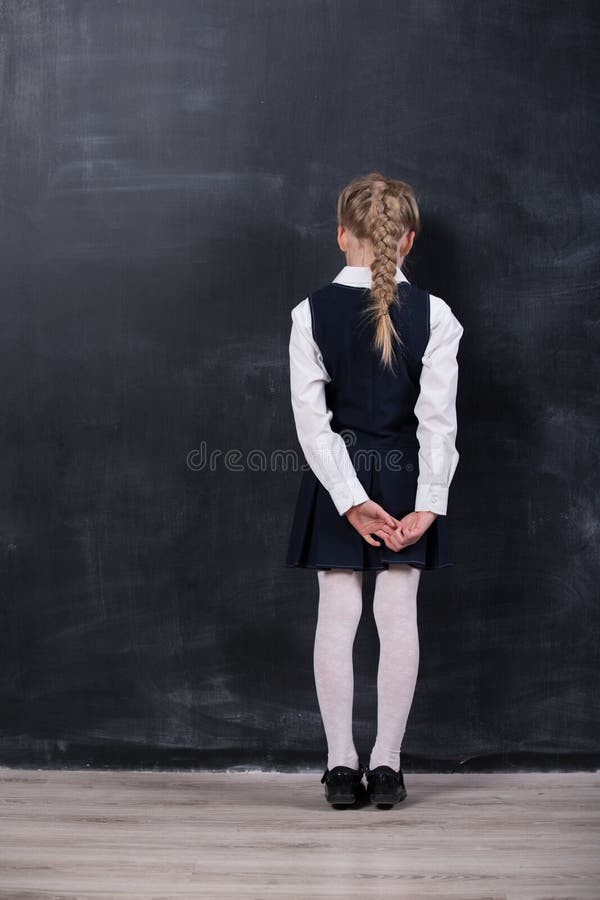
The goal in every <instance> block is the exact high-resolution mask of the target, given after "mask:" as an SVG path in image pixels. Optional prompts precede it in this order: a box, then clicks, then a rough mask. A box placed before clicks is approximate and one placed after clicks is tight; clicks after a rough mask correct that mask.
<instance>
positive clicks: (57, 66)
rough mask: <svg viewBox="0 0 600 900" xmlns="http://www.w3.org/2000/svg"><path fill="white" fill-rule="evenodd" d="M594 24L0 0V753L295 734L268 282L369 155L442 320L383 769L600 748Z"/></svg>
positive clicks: (299, 665)
mask: <svg viewBox="0 0 600 900" xmlns="http://www.w3.org/2000/svg"><path fill="white" fill-rule="evenodd" d="M598 32H599V20H598V15H597V5H596V4H593V3H592V2H587V3H586V2H574V3H570V4H550V5H549V4H547V3H544V2H540V0H530V2H527V3H519V4H508V5H507V4H498V3H496V2H485V0H483V2H467V0H462V2H458V0H448V2H445V3H440V2H437V0H421V2H419V3H403V4H398V3H397V2H394V0H378V2H375V3H373V4H365V3H364V2H358V0H345V2H344V3H340V2H335V0H306V2H293V0H288V2H286V0H262V2H260V3H246V2H244V0H203V2H202V3H197V2H191V0H188V2H185V0H168V2H167V0H164V2H158V0H143V2H142V0H121V2H117V0H87V2H83V0H82V2H78V0H65V2H57V0H56V2H55V0H8V2H3V3H1V4H0V77H1V82H0V83H1V86H2V127H1V129H0V186H1V188H0V189H1V194H0V198H1V208H0V233H1V241H0V254H1V258H0V267H1V268H0V271H1V273H2V302H1V305H0V309H1V316H2V319H1V327H0V341H1V351H0V366H1V372H2V386H3V395H4V396H3V402H2V405H1V409H2V447H3V465H2V470H1V475H0V478H1V485H2V489H1V490H2V502H1V503H0V529H1V534H2V540H3V545H4V550H3V553H2V566H1V569H2V571H1V581H0V587H1V616H2V627H1V628H0V641H1V646H0V651H1V658H2V667H1V685H0V720H1V721H2V730H1V735H0V764H2V765H8V766H42V767H43V766H53V767H69V766H80V765H89V766H96V767H102V766H115V767H119V766H123V767H154V766H160V767H166V768H169V767H172V768H176V767H179V766H182V767H190V766H198V767H214V768H224V767H230V766H233V767H242V768H246V767H259V768H271V767H279V768H290V769H301V768H302V767H303V766H314V767H317V768H318V767H320V766H321V765H322V764H323V763H324V753H325V741H324V733H323V731H322V726H321V721H320V716H319V711H318V706H317V700H316V695H315V690H314V682H313V672H312V641H313V634H314V627H315V623H316V611H317V586H316V576H315V573H314V572H310V571H305V570H286V569H285V568H284V566H283V560H284V554H285V546H286V542H287V536H288V529H289V525H290V523H291V518H292V512H293V506H294V501H295V497H296V491H297V488H298V484H299V481H300V471H298V470H296V471H294V470H290V469H288V470H287V471H286V470H284V468H283V466H279V467H277V468H275V467H274V466H273V465H272V464H271V463H270V462H269V461H270V460H271V454H272V453H273V452H274V451H281V450H284V451H285V450H290V451H295V452H296V453H298V449H299V448H298V444H297V441H296V436H295V431H294V427H293V419H292V414H291V408H290V403H289V383H288V355H287V354H288V348H287V345H288V338H289V329H290V325H291V320H290V310H291V308H292V307H293V306H294V305H295V304H296V303H298V302H299V301H300V300H302V299H303V298H304V297H305V296H306V295H307V293H308V291H309V290H311V289H314V288H316V287H318V286H320V285H322V284H325V283H327V282H328V281H330V280H331V279H332V278H333V277H334V276H335V275H336V274H337V272H338V271H339V269H340V268H341V267H342V265H343V264H344V263H345V259H344V258H343V256H342V255H341V254H340V252H339V250H338V247H337V244H336V241H335V227H336V222H335V203H336V199H337V195H338V192H339V191H340V190H341V189H342V187H343V186H344V185H345V184H346V183H347V182H348V181H349V180H350V179H351V178H353V177H354V176H356V175H359V174H364V173H366V172H368V171H371V170H373V169H378V170H381V171H383V172H384V173H386V174H387V175H389V176H390V177H395V178H402V179H404V180H406V181H408V182H410V183H411V184H412V185H413V187H414V188H415V190H416V192H417V196H418V199H419V204H420V208H421V213H422V217H423V233H422V235H421V237H420V239H419V241H418V242H417V243H416V245H415V248H414V251H413V253H412V254H411V257H410V259H409V263H410V265H408V266H407V275H408V277H409V278H410V279H411V280H413V281H414V282H415V283H416V284H418V285H419V286H422V287H426V288H427V289H428V290H430V291H431V292H432V293H434V294H436V295H438V296H441V297H443V298H444V299H445V300H446V301H447V302H448V303H449V304H450V305H451V307H452V309H453V310H454V312H455V314H456V315H457V317H458V318H459V320H460V321H461V323H462V324H463V326H464V328H465V334H464V337H463V340H462V342H461V350H460V364H461V369H460V377H459V398H458V416H459V434H458V442H457V446H458V449H459V452H460V454H461V458H460V462H459V466H458V470H457V473H456V476H455V480H454V482H453V484H452V488H451V496H450V506H449V511H448V524H449V530H450V534H451V540H452V548H453V553H454V559H455V563H456V565H455V567H454V568H453V569H445V570H441V571H439V572H432V573H426V574H425V576H424V577H423V579H422V585H421V589H420V595H419V627H420V640H421V662H420V672H419V681H418V684H417V689H416V694H415V700H414V704H413V708H412V711H411V715H410V719H409V723H408V727H407V733H406V737H405V741H404V744H403V750H402V752H403V761H404V764H405V765H406V767H407V768H409V769H410V768H412V769H421V770H428V769H429V770H435V771H451V770H458V769H471V770H473V769H486V768H487V769H490V768H495V769H499V770H501V769H503V768H511V769H514V768H515V767H524V768H527V767H535V768H548V767H558V768H572V767H579V768H585V767H588V766H597V765H598V721H599V717H598V696H599V694H598V678H597V673H598V664H597V661H598V650H597V647H598V643H599V641H600V633H599V610H600V607H599V604H598V580H599V571H598V549H597V544H598V504H597V497H598V488H599V484H598V454H597V438H598V431H597V425H598V392H597V385H598V382H599V374H598V371H597V369H598V345H597V310H598V306H597V293H598V276H599V268H600V267H599V262H598V253H597V246H598V212H599V205H600V200H599V196H600V195H599V193H598V167H599V166H598V159H599V157H598V152H597V118H598V117H597V102H596V98H597V94H598V53H597V45H598V36H599V34H598ZM228 451H234V452H233V453H231V452H230V455H229V456H228V457H227V458H225V454H226V453H227V452H228ZM235 451H238V453H237V454H236V453H235ZM211 454H212V456H211ZM203 459H204V462H203ZM240 460H242V462H241V464H240ZM236 461H237V463H236ZM372 589H373V583H372V581H371V580H370V579H369V576H365V615H364V619H363V622H362V623H361V627H360V630H359V636H358V638H357V642H356V645H355V683H356V703H355V740H356V743H357V747H358V748H359V751H360V752H361V753H362V754H364V753H367V752H368V751H369V749H370V746H371V744H372V741H373V740H374V728H375V704H376V688H375V676H376V667H377V658H378V644H377V637H376V631H375V627H374V623H373V621H372V615H371V611H370V610H369V600H370V598H371V597H372Z"/></svg>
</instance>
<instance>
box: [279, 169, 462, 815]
mask: <svg viewBox="0 0 600 900" xmlns="http://www.w3.org/2000/svg"><path fill="white" fill-rule="evenodd" d="M337 220H338V231H337V240H338V245H339V247H340V249H341V250H342V252H343V253H345V255H346V263H347V264H346V265H345V266H344V267H343V268H342V270H341V271H340V272H339V273H338V275H337V276H336V277H335V278H334V280H333V282H331V283H330V284H327V285H325V286H323V287H321V288H319V289H318V290H316V291H313V292H312V293H311V294H310V295H309V296H308V297H307V298H306V299H305V300H303V301H302V302H301V303H298V305H297V306H295V307H294V308H293V310H292V313H291V316H292V329H291V336H290V344H289V352H290V387H291V401H292V408H293V413H294V421H295V424H296V430H297V434H298V440H299V443H300V446H301V448H302V451H303V453H304V455H305V457H306V460H307V462H308V464H309V467H310V468H308V469H306V470H305V471H304V472H303V475H302V479H301V482H300V488H299V493H298V499H297V503H296V509H295V512H294V517H293V521H292V526H291V532H290V536H289V545H288V550H287V557H286V563H285V565H286V566H289V567H294V566H301V567H303V568H310V569H317V580H318V588H319V609H318V617H317V627H316V633H315V643H314V674H315V683H316V689H317V697H318V702H319V707H320V711H321V716H322V719H323V726H324V729H325V734H326V738H327V748H328V759H327V767H326V769H325V772H324V774H323V777H322V779H321V782H322V783H324V784H325V796H326V799H327V800H328V801H329V802H330V803H331V804H332V805H334V806H336V807H337V806H345V805H350V804H355V803H356V801H357V800H360V799H369V800H371V802H373V803H376V804H377V805H379V806H382V807H383V806H388V807H389V806H391V805H393V804H394V803H396V802H398V801H400V800H403V799H404V797H405V796H406V789H405V786H404V777H403V772H402V768H401V765H400V747H401V744H402V739H403V736H404V731H405V728H406V722H407V719H408V714H409V712H410V707H411V704H412V699H413V695H414V689H415V685H416V679H417V670H418V664H419V637H418V630H417V604H416V598H417V590H418V586H419V580H420V576H421V571H422V570H423V569H440V568H443V567H445V566H452V565H453V563H452V561H451V560H450V558H449V551H448V538H447V533H446V509H447V503H448V489H449V486H450V482H451V481H452V478H453V476H454V472H455V470H456V466H457V463H458V457H459V454H458V452H457V450H456V447H455V439H456V432H457V423H456V390H457V383H458V365H457V359H456V357H457V351H458V345H459V341H460V338H461V336H462V333H463V327H462V325H461V324H460V322H459V321H458V319H457V318H456V317H455V316H454V314H453V313H452V311H451V309H450V307H449V306H448V304H447V303H446V302H445V301H444V300H442V299H441V298H439V297H435V296H433V295H430V294H428V293H427V292H426V291H425V290H422V289H420V288H417V287H415V286H414V285H412V284H411V283H410V282H409V281H408V280H407V278H406V277H405V275H404V274H403V273H402V266H403V264H404V261H405V259H406V257H407V255H408V253H409V252H410V250H411V247H412V245H413V241H414V239H415V237H416V236H417V234H418V233H419V231H420V218H419V210H418V206H417V202H416V198H415V195H414V191H413V189H412V188H411V186H410V185H409V184H406V183H405V182H403V181H394V180H392V179H388V178H385V177H384V176H383V175H382V174H380V173H379V172H373V173H370V174H369V175H366V176H365V177H361V178H357V179H355V180H353V181H352V182H351V183H350V184H348V185H347V186H346V187H345V188H344V190H343V191H342V192H341V194H340V195H339V197H338V204H337ZM366 570H375V571H376V572H377V574H376V580H375V593H374V598H373V613H374V617H375V622H376V625H377V632H378V635H379V642H380V655H379V668H378V673H377V705H378V708H377V736H376V740H375V744H374V746H373V748H372V751H371V755H370V759H369V763H368V765H367V766H363V765H362V764H361V763H360V762H359V758H358V755H357V752H356V748H355V746H354V741H353V734H352V708H353V694H354V673H353V660H352V651H353V644H354V638H355V635H356V631H357V628H358V622H359V620H360V617H361V612H362V577H363V576H362V573H363V572H364V571H366ZM363 775H364V776H365V777H366V786H365V785H363V783H362V778H363Z"/></svg>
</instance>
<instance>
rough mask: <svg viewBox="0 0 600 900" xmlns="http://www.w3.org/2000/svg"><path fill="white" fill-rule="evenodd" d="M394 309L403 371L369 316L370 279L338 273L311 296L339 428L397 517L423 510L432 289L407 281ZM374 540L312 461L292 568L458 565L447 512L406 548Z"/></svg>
mask: <svg viewBox="0 0 600 900" xmlns="http://www.w3.org/2000/svg"><path fill="white" fill-rule="evenodd" d="M398 293H399V301H400V302H399V304H395V303H394V304H392V306H391V308H390V315H391V317H392V320H393V322H394V325H395V327H396V330H397V331H398V333H399V334H400V336H401V337H402V341H403V347H402V348H398V347H397V345H395V346H396V371H395V372H391V371H390V370H389V369H387V368H384V367H383V365H382V364H381V362H380V357H379V353H378V351H376V350H374V349H373V347H372V341H373V335H374V330H373V329H374V325H372V324H371V323H368V322H366V321H365V317H364V311H365V307H366V306H367V304H368V303H369V300H370V292H369V289H368V288H364V287H355V286H350V285H345V284H340V283H337V282H332V283H330V284H328V285H325V286H324V287H322V288H319V289H318V290H316V291H314V292H313V293H312V294H310V296H309V303H310V310H311V316H312V332H313V337H314V339H315V341H316V343H317V346H318V347H319V349H320V351H321V354H322V356H323V362H324V364H325V367H326V369H327V372H328V373H329V375H330V376H331V381H330V382H328V383H327V384H326V385H325V393H326V400H327V406H328V408H329V409H330V410H331V411H332V414H333V415H332V418H331V422H330V426H331V428H332V429H333V430H334V431H336V432H338V433H341V434H342V437H343V438H344V441H345V443H346V446H347V449H348V453H349V455H350V458H351V460H352V463H353V465H354V468H355V470H356V474H357V476H358V479H359V481H360V482H361V484H362V485H363V487H364V488H365V490H366V492H367V494H368V495H369V497H370V499H371V500H374V501H375V502H376V503H380V504H381V506H383V508H384V509H385V510H387V512H389V513H391V515H393V516H395V517H396V518H397V519H401V518H402V517H403V516H405V515H406V514H407V513H409V512H412V511H413V510H414V503H415V498H416V493H417V478H418V475H419V459H418V453H419V442H418V440H417V425H418V420H417V417H416V415H415V412H414V408H415V404H416V402H417V398H418V396H419V390H420V386H419V378H420V374H421V365H422V364H421V359H422V357H423V354H424V353H425V349H426V347H427V343H428V341H429V315H430V301H429V294H428V293H427V292H426V291H424V290H422V289H420V288H417V287H415V286H414V285H412V284H410V283H409V282H404V281H402V282H400V283H399V284H398ZM374 537H375V540H377V541H380V542H381V544H380V546H379V547H373V546H371V545H370V544H368V543H367V541H365V540H364V538H363V537H362V536H361V535H360V534H359V533H358V532H357V531H356V529H355V528H353V527H352V525H351V524H350V522H349V521H348V519H347V518H346V516H345V515H340V514H339V513H338V511H337V509H336V507H335V505H334V503H333V500H332V499H331V496H330V494H329V492H328V491H327V490H326V489H325V488H324V487H323V485H322V484H321V482H320V481H319V480H318V478H317V477H316V475H315V474H314V472H313V471H312V469H310V468H309V467H308V466H307V464H306V463H305V464H304V471H303V473H302V477H301V481H300V487H299V491H298V496H297V502H296V508H295V511H294V515H293V519H292V525H291V530H290V535H289V542H288V549H287V555H286V561H285V566H286V567H302V568H306V569H331V568H342V569H354V570H356V571H368V570H381V569H386V568H388V567H389V565H391V564H394V563H404V564H408V565H411V566H415V567H416V568H419V569H440V568H444V567H446V566H453V565H454V563H453V562H452V561H451V560H450V556H449V549H448V536H447V531H446V517H445V516H441V515H438V516H437V518H436V519H435V521H434V522H433V524H432V525H430V527H429V528H428V529H427V531H426V532H425V534H424V535H423V536H422V537H421V538H420V539H419V540H418V541H417V542H416V543H415V544H412V545H411V546H409V547H405V548H403V549H402V550H400V551H399V552H394V551H392V550H389V549H388V548H387V547H386V546H385V543H384V542H383V539H382V538H381V537H379V536H378V535H375V536H374Z"/></svg>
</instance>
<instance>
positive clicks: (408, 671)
mask: <svg viewBox="0 0 600 900" xmlns="http://www.w3.org/2000/svg"><path fill="white" fill-rule="evenodd" d="M420 576H421V570H420V569H416V568H414V567H413V566H409V565H404V564H401V565H400V564H395V565H390V567H389V569H384V570H383V571H380V572H378V573H377V577H376V580H375V594H374V597H373V615H374V617H375V622H376V624H377V632H378V634H379V648H380V649H379V669H378V672H377V739H376V741H375V745H374V747H373V750H372V751H371V758H370V760H369V768H371V769H374V768H376V767H377V766H390V768H392V769H394V771H396V772H397V771H398V770H399V769H400V747H401V744H402V738H403V737H404V731H405V729H406V722H407V719H408V714H409V712H410V708H411V705H412V700H413V695H414V691H415V686H416V682H417V672H418V668H419V632H418V627H417V590H418V587H419V581H420Z"/></svg>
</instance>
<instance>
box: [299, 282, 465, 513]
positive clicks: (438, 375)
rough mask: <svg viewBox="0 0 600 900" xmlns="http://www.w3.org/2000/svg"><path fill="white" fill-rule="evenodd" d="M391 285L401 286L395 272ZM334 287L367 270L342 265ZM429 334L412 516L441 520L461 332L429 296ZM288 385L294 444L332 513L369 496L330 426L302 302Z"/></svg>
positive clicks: (320, 366)
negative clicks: (419, 514)
mask: <svg viewBox="0 0 600 900" xmlns="http://www.w3.org/2000/svg"><path fill="white" fill-rule="evenodd" d="M396 281H398V282H401V281H408V279H407V278H406V277H405V275H404V274H403V272H402V271H401V270H400V268H396ZM334 282H335V283H337V284H347V285H351V286H353V287H371V268H370V266H344V268H343V269H342V270H341V271H340V272H339V273H338V275H337V276H336V277H335V278H334ZM430 301H431V302H430V337H429V341H428V344H427V347H426V349H425V353H424V355H423V358H422V370H421V378H420V393H419V397H418V399H417V402H416V405H415V415H416V417H417V419H418V426H417V439H418V441H419V476H418V482H417V496H416V500H415V511H419V510H430V511H431V512H435V513H438V514H439V515H446V510H447V505H448V490H449V487H450V482H451V481H452V478H453V476H454V472H455V470H456V466H457V464H458V459H459V454H458V452H457V450H456V447H455V440H456V432H457V422H456V390H457V384H458V363H457V359H456V356H457V352H458V345H459V342H460V339H461V337H462V334H463V327H462V325H461V324H460V322H459V321H458V319H457V318H456V316H455V315H454V314H453V312H452V310H451V309H450V307H449V306H448V304H447V303H446V302H445V301H444V300H442V299H441V298H440V297H435V296H434V295H433V294H430ZM291 316H292V329H291V334H290V342H289V355H290V388H291V400H292V409H293V413H294V421H295V423H296V431H297V434H298V441H299V442H300V446H301V448H302V451H303V453H304V455H305V457H306V461H307V463H308V464H309V466H310V467H311V469H312V470H313V472H314V474H315V475H316V477H317V478H318V479H319V481H320V482H321V484H322V485H323V486H324V488H325V489H326V490H327V491H328V492H329V493H330V495H331V499H332V500H333V503H334V504H335V507H336V509H337V511H338V513H339V514H340V515H343V514H344V513H346V512H347V511H348V510H349V509H350V508H351V507H352V506H355V505H356V504H357V503H362V502H363V501H365V500H368V499H369V495H368V494H367V493H366V491H365V489H364V488H363V486H362V484H361V483H360V481H359V479H358V476H357V474H356V470H355V468H354V466H353V465H352V461H351V459H350V455H349V453H348V448H347V447H346V444H345V442H344V439H343V437H342V436H341V435H340V434H337V433H336V432H335V431H333V430H332V428H331V426H330V422H331V419H332V417H333V413H332V411H331V410H330V409H328V407H327V404H326V399H325V384H326V383H327V382H329V381H331V377H330V376H329V373H328V372H327V370H326V368H325V365H324V363H323V357H322V355H321V351H320V350H319V347H318V346H317V344H316V342H315V340H314V338H313V333H312V319H311V312H310V305H309V300H308V297H306V298H305V299H304V300H302V301H301V302H300V303H298V304H297V305H296V306H295V307H294V308H293V309H292V311H291Z"/></svg>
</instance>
